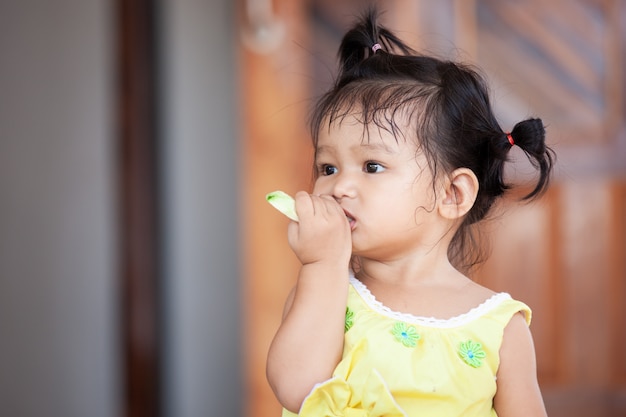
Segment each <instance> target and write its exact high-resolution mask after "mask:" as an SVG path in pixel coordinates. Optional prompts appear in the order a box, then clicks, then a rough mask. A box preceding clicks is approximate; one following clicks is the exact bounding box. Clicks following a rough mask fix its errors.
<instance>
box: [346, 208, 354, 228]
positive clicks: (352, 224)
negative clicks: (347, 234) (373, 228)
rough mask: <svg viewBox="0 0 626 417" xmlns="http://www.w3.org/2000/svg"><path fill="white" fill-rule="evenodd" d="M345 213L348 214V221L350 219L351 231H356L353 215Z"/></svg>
mask: <svg viewBox="0 0 626 417" xmlns="http://www.w3.org/2000/svg"><path fill="white" fill-rule="evenodd" d="M344 213H345V214H346V219H348V223H349V224H350V230H354V226H355V224H356V219H355V218H354V217H352V215H351V214H350V213H348V212H347V211H345V210H344Z"/></svg>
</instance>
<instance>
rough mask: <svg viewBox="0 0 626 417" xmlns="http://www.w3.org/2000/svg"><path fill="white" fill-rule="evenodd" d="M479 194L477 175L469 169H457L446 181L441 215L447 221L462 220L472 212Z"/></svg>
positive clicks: (440, 207)
mask: <svg viewBox="0 0 626 417" xmlns="http://www.w3.org/2000/svg"><path fill="white" fill-rule="evenodd" d="M477 194H478V179H477V178H476V174H474V172H473V171H472V170H471V169H469V168H457V169H455V170H454V171H453V172H452V173H451V174H450V175H449V176H448V178H447V179H446V180H445V183H444V190H443V194H442V198H441V199H440V200H439V213H440V214H441V215H442V216H443V217H445V218H447V219H452V220H453V219H458V218H461V217H463V216H464V215H465V214H467V212H468V211H470V209H471V208H472V206H473V205H474V201H476V195H477Z"/></svg>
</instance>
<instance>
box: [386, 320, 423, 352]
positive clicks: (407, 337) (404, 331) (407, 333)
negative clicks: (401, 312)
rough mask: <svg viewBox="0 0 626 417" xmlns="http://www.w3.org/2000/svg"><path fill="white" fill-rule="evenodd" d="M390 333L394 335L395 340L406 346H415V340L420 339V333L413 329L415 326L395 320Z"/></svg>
mask: <svg viewBox="0 0 626 417" xmlns="http://www.w3.org/2000/svg"><path fill="white" fill-rule="evenodd" d="M391 334H393V335H394V337H395V338H396V340H397V341H398V342H400V343H402V344H403V345H404V346H406V347H415V346H417V341H418V340H419V339H420V335H419V334H418V333H417V330H415V327H413V326H408V325H407V324H406V323H403V322H400V321H399V322H397V323H396V324H394V326H393V329H391Z"/></svg>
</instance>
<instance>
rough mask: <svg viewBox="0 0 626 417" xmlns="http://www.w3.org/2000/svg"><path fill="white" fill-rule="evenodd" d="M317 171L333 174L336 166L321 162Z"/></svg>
mask: <svg viewBox="0 0 626 417" xmlns="http://www.w3.org/2000/svg"><path fill="white" fill-rule="evenodd" d="M319 172H320V174H321V175H325V176H326V175H333V174H336V173H337V167H335V166H333V165H328V164H323V165H320V167H319Z"/></svg>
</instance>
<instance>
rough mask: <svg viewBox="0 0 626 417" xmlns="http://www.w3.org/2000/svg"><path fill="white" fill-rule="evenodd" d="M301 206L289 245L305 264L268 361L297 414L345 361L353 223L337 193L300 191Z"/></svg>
mask: <svg viewBox="0 0 626 417" xmlns="http://www.w3.org/2000/svg"><path fill="white" fill-rule="evenodd" d="M296 210H297V212H298V217H299V223H290V225H289V243H290V245H291V247H292V249H293V251H294V253H295V254H296V256H297V257H298V259H299V260H300V262H301V263H302V268H301V269H300V273H299V275H298V281H297V283H296V286H295V288H294V289H293V291H292V292H291V294H290V296H289V298H288V300H287V303H286V306H285V313H284V317H283V321H282V324H281V325H280V327H279V329H278V332H277V333H276V335H275V337H274V340H273V342H272V345H271V346H270V350H269V354H268V360H267V378H268V381H269V383H270V385H271V387H272V389H273V390H274V393H275V394H276V397H277V398H278V400H279V402H280V403H281V404H282V405H283V407H285V408H286V409H288V410H290V411H293V412H297V411H298V410H299V408H300V406H301V404H302V401H303V400H304V398H305V397H306V395H308V394H309V392H310V391H311V389H312V388H313V386H314V385H315V384H316V383H319V382H323V381H325V380H327V379H329V378H330V377H331V376H332V372H333V370H334V369H335V367H336V365H337V364H338V363H339V361H340V360H341V355H342V351H343V336H344V321H345V310H346V300H347V296H348V284H349V282H348V273H349V262H350V255H351V251H352V241H351V236H350V226H349V224H348V221H347V220H346V217H345V214H344V212H343V210H342V209H341V207H340V206H339V205H338V204H337V203H336V202H335V200H334V199H333V198H332V197H328V196H324V197H319V196H310V195H308V194H306V193H298V194H297V195H296Z"/></svg>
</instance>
